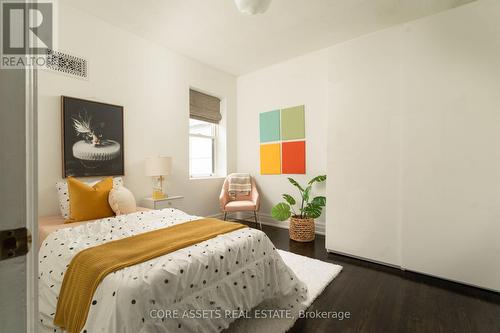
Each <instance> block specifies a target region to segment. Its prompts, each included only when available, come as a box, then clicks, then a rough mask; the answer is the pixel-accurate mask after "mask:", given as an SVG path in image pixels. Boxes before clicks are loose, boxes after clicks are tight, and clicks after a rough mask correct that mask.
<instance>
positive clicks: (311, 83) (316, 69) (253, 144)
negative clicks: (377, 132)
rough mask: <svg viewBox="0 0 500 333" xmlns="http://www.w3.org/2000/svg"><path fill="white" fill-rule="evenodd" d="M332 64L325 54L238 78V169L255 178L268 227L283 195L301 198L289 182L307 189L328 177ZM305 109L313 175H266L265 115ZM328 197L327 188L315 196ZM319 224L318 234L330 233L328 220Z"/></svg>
mask: <svg viewBox="0 0 500 333" xmlns="http://www.w3.org/2000/svg"><path fill="white" fill-rule="evenodd" d="M327 60H328V58H327V57H326V54H325V53H324V52H318V53H313V54H310V55H307V56H305V57H300V58H296V59H294V60H291V61H287V62H284V63H281V64H278V65H275V66H272V67H268V68H266V69H263V70H260V71H257V72H254V73H251V74H247V75H243V76H240V77H238V117H237V118H238V122H237V123H238V125H237V133H238V134H237V147H238V152H237V169H238V172H249V173H251V174H252V175H253V176H254V177H255V179H256V182H257V185H258V187H259V188H260V194H261V197H262V207H261V217H262V218H263V220H264V221H268V222H270V221H272V220H271V218H270V212H271V208H272V206H273V205H275V204H277V203H278V202H280V201H283V199H282V197H281V195H282V194H283V193H289V194H292V195H293V196H295V197H297V195H298V192H297V190H296V189H295V188H294V187H293V186H292V185H291V184H290V183H289V182H288V180H287V179H286V178H287V177H293V178H295V179H296V180H298V181H299V182H302V183H306V182H307V181H308V180H309V179H310V178H312V177H314V176H317V175H319V174H325V173H326V130H327V126H326V125H327V122H326V119H327V114H326V102H327V95H326V86H325V82H326V81H327V75H328V73H327V72H326V71H325V67H326V64H327ZM302 104H304V105H305V122H306V172H307V174H306V175H261V174H260V156H259V146H260V143H259V114H260V113H261V112H264V111H271V110H275V109H280V108H283V107H289V106H295V105H302ZM324 191H325V185H324V184H321V185H319V186H316V187H315V192H314V194H315V195H321V194H324ZM316 223H317V229H318V231H319V232H324V215H323V216H322V217H321V218H319V219H317V221H316ZM279 225H283V226H284V225H286V223H285V222H280V224H279Z"/></svg>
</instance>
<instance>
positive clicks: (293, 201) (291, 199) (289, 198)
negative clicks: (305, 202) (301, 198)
mask: <svg viewBox="0 0 500 333" xmlns="http://www.w3.org/2000/svg"><path fill="white" fill-rule="evenodd" d="M283 199H285V200H286V202H288V203H289V204H290V206H293V205H295V204H296V202H295V199H294V198H293V197H292V196H291V195H290V194H283Z"/></svg>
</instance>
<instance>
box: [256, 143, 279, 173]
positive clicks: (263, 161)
mask: <svg viewBox="0 0 500 333" xmlns="http://www.w3.org/2000/svg"><path fill="white" fill-rule="evenodd" d="M280 157H281V150H280V144H279V143H272V144H265V145H260V173H261V174H262V175H279V174H281V158H280Z"/></svg>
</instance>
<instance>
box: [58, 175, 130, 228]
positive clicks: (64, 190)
mask: <svg viewBox="0 0 500 333" xmlns="http://www.w3.org/2000/svg"><path fill="white" fill-rule="evenodd" d="M100 181H101V179H99V180H96V181H93V182H85V181H84V183H85V184H87V185H89V186H94V185H95V184H97V183H98V182H100ZM120 186H123V178H122V177H116V178H113V188H118V187H120ZM56 188H57V195H58V197H59V208H60V209H61V215H62V217H64V219H65V220H67V219H69V192H68V183H67V182H66V180H63V181H60V182H57V183H56Z"/></svg>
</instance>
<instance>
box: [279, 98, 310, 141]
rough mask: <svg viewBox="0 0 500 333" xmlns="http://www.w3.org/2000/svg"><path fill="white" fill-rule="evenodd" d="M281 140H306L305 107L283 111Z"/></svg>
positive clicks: (300, 106)
mask: <svg viewBox="0 0 500 333" xmlns="http://www.w3.org/2000/svg"><path fill="white" fill-rule="evenodd" d="M281 131H282V135H281V139H282V140H296V139H305V137H306V130H305V116H304V105H299V106H294V107H291V108H286V109H282V110H281Z"/></svg>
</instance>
